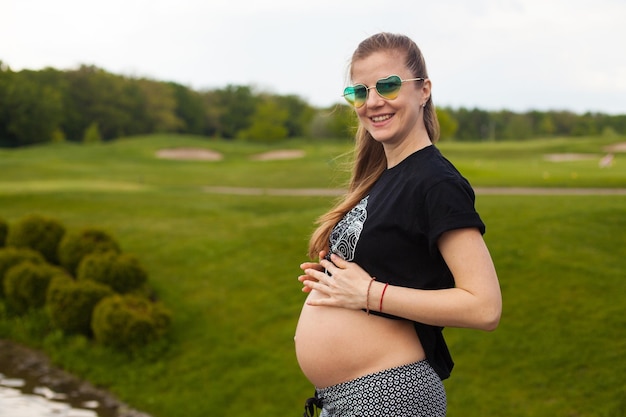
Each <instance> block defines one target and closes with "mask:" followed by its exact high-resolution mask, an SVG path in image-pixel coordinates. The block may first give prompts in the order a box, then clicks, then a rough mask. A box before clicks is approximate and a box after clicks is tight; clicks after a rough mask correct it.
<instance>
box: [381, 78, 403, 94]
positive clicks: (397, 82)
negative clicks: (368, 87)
mask: <svg viewBox="0 0 626 417" xmlns="http://www.w3.org/2000/svg"><path fill="white" fill-rule="evenodd" d="M400 87H402V80H401V79H400V77H398V76H397V75H391V76H389V77H387V78H383V79H382V80H378V82H376V91H378V94H380V95H381V96H382V97H384V98H386V99H388V100H393V99H394V98H396V97H398V93H399V92H400Z"/></svg>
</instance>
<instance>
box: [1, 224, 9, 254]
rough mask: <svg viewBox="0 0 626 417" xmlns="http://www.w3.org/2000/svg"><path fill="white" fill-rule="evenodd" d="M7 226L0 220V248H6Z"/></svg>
mask: <svg viewBox="0 0 626 417" xmlns="http://www.w3.org/2000/svg"><path fill="white" fill-rule="evenodd" d="M8 233H9V224H8V223H7V222H6V220H4V219H0V248H2V247H4V246H6V243H7V234H8Z"/></svg>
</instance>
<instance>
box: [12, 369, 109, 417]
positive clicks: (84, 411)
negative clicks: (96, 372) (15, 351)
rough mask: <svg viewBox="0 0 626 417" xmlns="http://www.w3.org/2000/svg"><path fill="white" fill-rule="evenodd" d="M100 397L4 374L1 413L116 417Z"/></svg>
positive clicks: (23, 416) (24, 416)
mask: <svg viewBox="0 0 626 417" xmlns="http://www.w3.org/2000/svg"><path fill="white" fill-rule="evenodd" d="M113 416H114V414H112V413H110V412H109V413H106V410H103V409H102V407H101V404H100V402H99V401H98V400H97V399H94V398H89V397H83V398H81V396H80V395H68V394H65V393H59V392H55V391H53V390H51V389H50V388H48V387H46V386H42V385H39V384H37V383H36V382H35V381H27V380H25V379H22V378H10V377H7V376H5V375H3V374H0V417H113Z"/></svg>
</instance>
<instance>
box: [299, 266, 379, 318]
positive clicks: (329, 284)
mask: <svg viewBox="0 0 626 417" xmlns="http://www.w3.org/2000/svg"><path fill="white" fill-rule="evenodd" d="M331 261H332V262H329V261H327V260H325V259H322V260H321V261H320V263H319V264H320V265H321V266H323V267H324V268H326V270H327V271H328V273H329V274H330V275H328V274H326V273H325V272H324V271H319V270H318V269H315V268H307V267H305V266H309V265H306V264H303V265H302V266H303V270H304V274H305V275H301V276H299V277H298V280H299V281H300V282H301V283H302V284H303V285H304V287H303V288H302V291H304V292H310V291H312V290H315V291H318V292H320V293H321V294H323V295H325V297H309V299H308V300H307V304H308V305H312V306H329V307H341V308H348V309H353V310H360V309H364V308H366V306H367V289H368V287H369V285H370V283H371V280H372V279H373V278H372V277H371V276H370V275H369V274H368V273H367V272H365V271H364V270H363V268H361V267H360V266H359V265H357V264H355V263H353V262H348V261H345V260H343V259H341V258H340V257H339V256H337V255H335V254H333V255H331Z"/></svg>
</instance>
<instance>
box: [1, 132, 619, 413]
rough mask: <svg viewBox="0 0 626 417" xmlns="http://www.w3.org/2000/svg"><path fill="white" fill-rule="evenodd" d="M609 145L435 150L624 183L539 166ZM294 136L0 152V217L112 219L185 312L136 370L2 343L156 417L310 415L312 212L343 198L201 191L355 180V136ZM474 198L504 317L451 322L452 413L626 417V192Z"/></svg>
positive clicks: (494, 169) (517, 173)
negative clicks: (264, 155)
mask: <svg viewBox="0 0 626 417" xmlns="http://www.w3.org/2000/svg"><path fill="white" fill-rule="evenodd" d="M599 142H600V141H599V140H598V139H585V140H577V141H571V140H569V141H566V140H553V141H548V142H546V141H534V142H529V143H525V144H498V145H493V144H491V145H465V144H443V145H442V146H441V148H442V149H443V150H444V153H445V154H446V155H448V156H449V157H450V159H452V160H453V161H454V162H455V163H456V164H457V166H459V167H460V169H461V170H462V171H463V172H464V173H465V174H466V175H467V176H468V177H469V178H470V180H471V181H472V182H473V184H474V185H525V186H537V185H541V186H546V185H547V186H553V185H562V186H602V187H608V186H620V187H625V186H626V163H625V160H624V157H623V156H622V155H618V157H617V158H616V162H615V166H614V167H613V168H611V169H610V170H600V169H598V167H597V161H576V162H568V163H560V164H554V163H549V162H546V161H544V160H543V158H542V155H543V153H552V152H566V151H567V152H584V153H588V152H595V153H597V154H598V155H601V154H602V153H603V152H602V150H601V145H602V144H603V143H599ZM171 146H203V147H207V148H211V149H217V150H220V151H222V152H224V154H225V155H226V158H225V159H224V160H223V161H221V162H212V163H206V162H179V161H165V160H157V159H155V158H154V157H153V156H154V152H155V151H156V150H157V149H159V148H162V147H171ZM287 146H291V147H297V148H305V149H306V150H307V157H306V158H305V159H302V160H295V161H275V162H250V161H249V160H248V158H247V156H248V155H250V154H253V153H256V152H261V151H265V150H268V147H265V146H253V145H241V144H235V143H223V142H211V141H199V140H197V139H194V138H185V137H166V136H162V137H150V138H134V139H132V140H123V141H118V142H116V143H114V144H107V145H97V146H89V147H83V146H75V145H70V144H64V145H55V146H47V147H43V148H31V149H23V150H14V151H0V172H1V175H0V217H4V218H5V219H7V220H10V221H14V220H16V219H18V218H19V217H21V216H22V215H24V214H26V213H32V212H37V213H42V214H47V215H50V216H54V217H56V218H59V219H60V220H61V221H63V222H64V223H65V224H66V225H67V226H68V228H78V227H83V226H91V225H98V226H103V227H105V228H107V229H108V230H110V231H111V232H112V233H114V234H115V235H116V236H117V237H118V239H119V240H120V242H121V244H122V246H123V248H124V250H126V251H127V252H131V253H135V254H137V255H138V256H139V257H140V259H141V260H142V262H143V263H144V265H145V266H146V267H147V269H148V270H149V272H150V279H151V281H152V283H153V286H155V287H156V288H157V290H158V292H159V294H160V296H161V297H162V299H163V301H164V302H165V303H166V304H167V305H169V306H170V307H171V308H172V309H173V310H174V311H175V321H174V328H173V334H172V338H173V340H174V344H173V347H172V348H171V349H170V350H169V351H168V352H166V353H165V354H163V355H161V356H159V357H158V358H157V359H156V360H153V359H150V360H142V359H137V360H134V361H130V362H129V361H128V359H127V358H126V357H125V356H124V355H119V354H115V353H111V352H107V351H103V350H100V349H97V348H90V347H89V346H88V345H87V343H86V342H85V341H84V340H82V339H79V338H75V339H64V338H61V337H59V335H56V334H53V335H50V336H49V337H47V338H46V339H45V340H44V341H43V342H36V341H35V340H33V339H32V338H31V337H30V336H29V335H28V329H29V326H31V325H30V324H29V323H28V322H27V321H25V322H23V323H21V327H20V326H13V327H12V328H9V327H8V326H6V325H0V337H3V336H7V335H9V334H10V335H12V336H13V337H15V338H18V339H22V340H26V341H28V342H29V343H31V344H35V345H39V346H43V347H44V348H45V349H46V350H47V351H48V352H49V353H50V354H51V355H52V356H53V357H54V358H55V359H56V360H57V361H58V362H59V363H60V364H62V365H63V366H65V367H67V368H69V369H71V370H73V371H74V372H76V373H79V374H81V375H83V376H85V377H87V378H89V379H90V380H92V381H94V382H96V383H98V384H101V385H105V386H108V387H110V389H111V390H112V391H114V392H115V393H117V394H118V395H119V396H120V397H122V398H123V399H125V400H126V401H128V402H129V403H131V404H132V405H134V406H136V407H139V408H141V409H144V410H146V411H149V412H151V413H152V414H153V415H154V416H155V417H177V416H185V417H194V416H205V415H229V416H248V415H250V414H253V413H254V414H258V415H294V414H295V415H298V414H299V412H300V410H301V403H302V400H303V399H304V398H305V397H306V396H307V395H309V394H310V392H311V387H310V386H309V384H308V383H307V382H306V381H305V380H304V378H303V377H302V376H301V374H300V372H299V370H298V367H297V364H296V361H295V357H294V355H293V345H292V343H293V342H292V337H293V330H294V327H295V323H296V321H297V316H298V311H299V308H300V305H301V302H302V300H303V295H302V294H301V293H300V292H299V288H300V287H299V284H298V283H297V281H296V279H295V277H296V275H297V274H298V268H297V265H298V264H299V263H300V262H301V261H302V260H303V259H304V253H305V249H306V240H307V236H308V234H309V233H310V231H311V227H312V221H313V219H314V218H315V217H316V216H317V215H319V214H320V213H321V212H322V211H324V210H325V209H326V208H327V207H328V206H329V204H330V203H331V199H329V198H322V197H297V198H290V197H270V196H243V197H242V196H218V195H210V194H206V193H202V192H201V187H202V186H205V185H229V186H245V187H286V188H291V187H294V188H296V187H326V186H339V185H340V184H341V181H342V180H343V179H345V174H341V173H339V174H338V173H337V169H338V167H339V166H340V164H341V162H342V161H345V158H343V159H341V158H340V159H337V158H335V157H336V156H337V155H338V154H341V153H342V152H345V151H346V150H347V149H348V148H349V145H346V144H329V143H317V142H315V143H309V144H307V143H305V142H292V143H288V144H287ZM281 147H285V144H283V145H281ZM545 172H548V173H549V174H548V175H545ZM572 172H576V173H577V174H576V175H572ZM478 208H479V210H480V212H481V214H482V216H483V218H484V220H485V221H486V223H487V224H488V233H487V235H486V239H487V240H488V244H489V245H490V248H491V251H492V253H493V256H494V259H495V261H496V264H497V267H498V271H499V274H500V278H501V282H502V288H503V294H504V301H505V310H504V315H503V320H502V323H501V326H500V328H499V329H498V330H497V331H496V332H494V333H482V332H478V331H471V330H460V329H448V330H446V332H447V333H446V334H447V337H448V340H449V343H450V346H451V350H452V352H453V354H454V356H455V359H456V362H457V368H456V369H455V372H454V373H453V377H452V378H451V379H450V380H448V381H447V382H446V385H447V387H448V391H449V403H450V407H449V408H450V415H464V416H484V415H503V416H504V415H506V416H536V415H554V416H564V417H565V416H618V415H621V414H619V412H620V410H622V411H623V408H624V403H623V402H622V403H621V404H620V403H619V401H620V398H621V397H622V396H624V377H623V375H624V374H626V369H625V368H626V366H625V365H624V361H623V360H622V357H623V355H624V353H625V352H626V345H625V343H624V337H623V329H624V328H625V326H624V324H626V323H625V321H624V318H623V316H624V315H623V305H624V301H626V300H625V296H624V293H625V292H624V290H625V289H626V288H624V281H623V278H624V271H625V270H626V259H624V257H623V248H624V247H625V243H626V241H625V237H624V233H623V232H621V231H622V230H624V229H625V228H626V216H624V212H625V209H626V197H625V196H593V197H590V196H558V197H557V196H553V197H550V196H543V197H522V196H482V197H481V196H479V197H478ZM622 401H623V400H622ZM620 407H621V408H620Z"/></svg>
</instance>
